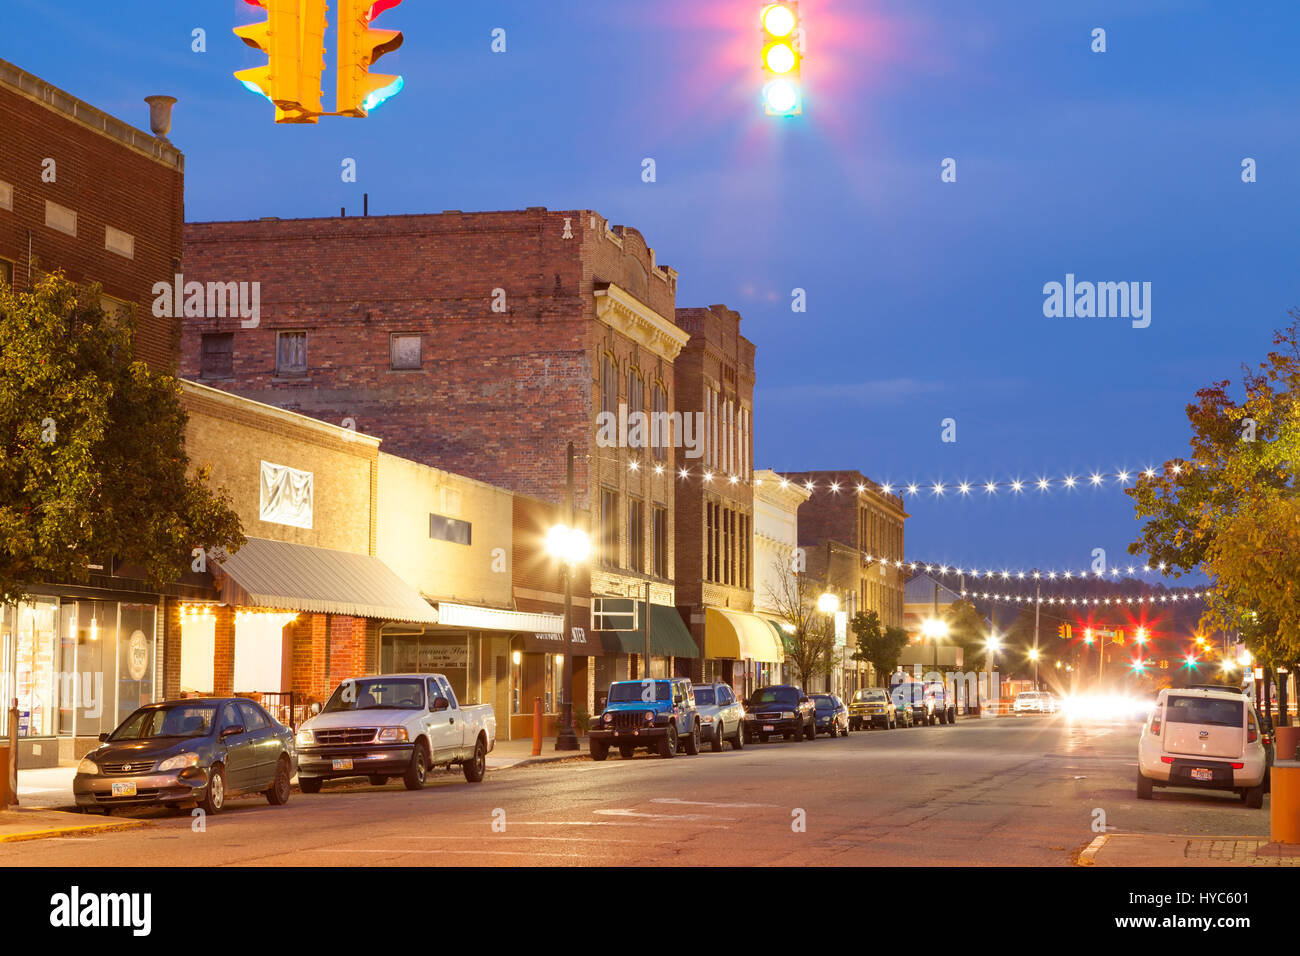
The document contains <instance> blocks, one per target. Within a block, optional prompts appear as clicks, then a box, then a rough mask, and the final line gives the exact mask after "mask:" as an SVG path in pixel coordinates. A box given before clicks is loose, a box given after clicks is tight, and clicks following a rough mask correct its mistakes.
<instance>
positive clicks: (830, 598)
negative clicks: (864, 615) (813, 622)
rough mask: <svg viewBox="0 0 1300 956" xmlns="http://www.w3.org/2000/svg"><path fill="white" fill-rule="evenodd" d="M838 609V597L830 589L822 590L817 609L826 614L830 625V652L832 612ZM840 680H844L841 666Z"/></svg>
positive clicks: (832, 639) (832, 627) (832, 624)
mask: <svg viewBox="0 0 1300 956" xmlns="http://www.w3.org/2000/svg"><path fill="white" fill-rule="evenodd" d="M839 609H840V599H839V598H838V597H837V596H836V595H834V594H832V593H831V592H830V591H823V592H822V594H821V596H820V597H818V598H817V610H819V611H821V612H822V613H823V614H825V615H826V619H827V621H829V622H830V625H831V650H832V652H833V651H834V649H835V618H834V614H835V612H836V611H838V610H839ZM840 680H841V681H843V680H844V670H843V667H841V669H840Z"/></svg>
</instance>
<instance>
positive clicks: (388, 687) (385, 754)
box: [297, 674, 497, 793]
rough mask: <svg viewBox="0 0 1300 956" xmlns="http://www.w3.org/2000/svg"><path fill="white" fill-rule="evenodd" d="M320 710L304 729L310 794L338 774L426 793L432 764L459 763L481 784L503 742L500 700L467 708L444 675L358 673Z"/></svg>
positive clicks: (303, 773) (303, 776) (303, 779)
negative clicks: (396, 780)
mask: <svg viewBox="0 0 1300 956" xmlns="http://www.w3.org/2000/svg"><path fill="white" fill-rule="evenodd" d="M313 710H314V712H315V716H313V717H312V718H311V719H310V720H307V721H305V722H304V723H303V724H302V726H301V727H299V728H298V740H297V745H298V746H297V750H298V787H299V789H301V790H302V792H303V793H318V792H319V791H320V788H321V784H322V783H323V782H324V781H325V780H327V779H329V778H332V777H369V778H370V782H371V783H372V784H374V785H375V786H377V787H379V786H383V785H384V784H385V783H387V782H388V779H389V778H390V777H401V778H402V781H403V782H404V783H405V784H406V789H408V790H419V789H420V788H421V787H423V786H424V781H425V778H426V777H427V776H428V773H429V770H430V768H432V767H446V766H451V765H454V764H460V766H461V768H462V769H463V770H464V771H465V779H466V780H468V781H469V782H470V783H478V782H479V781H481V780H482V779H483V772H484V770H485V768H486V765H487V755H488V754H489V753H490V752H491V750H492V748H493V747H494V746H496V740H497V718H496V714H495V713H494V712H493V710H492V705H491V704H477V705H474V706H471V707H461V706H460V704H459V703H458V702H457V701H456V694H455V692H454V691H453V690H452V689H451V685H450V684H449V683H448V682H447V678H445V677H443V676H442V675H441V674H386V675H384V676H382V677H356V678H352V679H350V680H345V681H344V682H343V683H341V684H339V686H338V687H336V688H335V689H334V693H333V694H331V695H330V698H329V700H327V701H326V702H325V706H324V707H323V708H320V709H319V710H316V709H315V708H313Z"/></svg>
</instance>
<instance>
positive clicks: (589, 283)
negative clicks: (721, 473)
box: [182, 208, 698, 686]
mask: <svg viewBox="0 0 1300 956" xmlns="http://www.w3.org/2000/svg"><path fill="white" fill-rule="evenodd" d="M184 273H185V278H186V281H187V282H189V281H198V282H204V283H206V282H210V281H228V280H231V279H236V278H237V279H238V280H240V281H245V280H248V281H256V282H259V283H260V289H261V294H260V303H261V316H260V322H259V324H258V325H257V326H256V327H251V328H247V327H244V323H242V322H241V321H240V320H239V319H238V318H235V317H226V318H187V319H186V320H185V325H184V330H183V334H182V343H183V345H182V351H183V359H182V369H183V372H184V374H185V375H186V377H189V378H195V379H198V380H199V381H202V382H204V383H205V384H209V385H212V386H215V387H217V388H221V389H225V390H227V391H231V392H233V393H235V394H238V395H241V396H244V397H247V398H252V399H256V400H258V401H261V402H265V403H267V404H272V405H277V406H280V407H282V408H286V409H291V410H294V411H298V412H301V413H303V414H306V415H310V416H313V417H316V418H319V419H321V420H324V421H329V422H333V423H335V424H341V423H344V422H350V424H352V425H355V427H356V429H357V430H358V431H360V432H364V433H367V434H371V435H375V436H377V437H380V438H382V439H383V441H384V448H385V450H386V451H389V452H391V453H393V454H396V455H400V456H402V457H404V458H409V459H412V460H415V461H420V462H424V463H426V464H430V465H433V466H435V467H439V468H445V469H447V470H449V471H453V472H456V473H458V474H462V475H467V476H469V477H472V478H476V479H478V480H480V481H484V482H488V483H490V484H493V485H497V486H500V487H503V488H508V489H510V490H512V491H516V492H520V493H523V494H527V495H531V496H534V497H537V498H539V499H541V500H543V501H548V502H552V503H559V502H561V501H562V500H563V498H564V489H565V446H566V443H567V442H570V441H571V442H573V443H574V446H575V450H576V462H575V486H576V492H575V499H576V501H575V503H576V507H577V508H578V510H579V511H583V512H587V513H589V514H590V515H591V524H592V527H591V531H592V535H593V542H592V543H593V549H592V559H591V568H590V578H591V592H590V593H591V595H592V598H593V604H592V621H591V623H592V627H593V628H594V629H601V625H602V624H605V625H606V626H607V627H608V626H611V625H612V623H613V622H614V621H615V618H614V617H607V616H606V615H605V614H604V613H603V611H604V610H606V607H605V604H606V602H610V603H609V608H610V609H616V610H619V611H622V610H627V609H632V614H633V619H632V623H633V624H634V625H636V626H634V627H631V628H627V627H623V629H622V630H619V631H614V630H603V633H602V647H603V648H604V649H605V650H606V651H607V652H608V657H602V658H600V659H598V660H597V661H596V662H595V664H594V667H595V681H596V686H601V685H603V684H604V683H606V682H607V681H608V680H613V679H617V678H619V677H626V676H628V674H629V673H632V672H633V671H634V670H635V667H636V664H635V663H634V661H633V657H634V656H635V655H636V654H637V653H638V651H641V650H643V647H642V644H641V641H642V640H643V636H644V630H643V628H642V627H641V625H643V623H644V620H645V618H646V617H647V616H650V617H651V618H652V620H651V624H652V627H651V637H652V643H653V645H654V646H653V647H652V648H651V656H652V658H653V660H652V667H653V668H657V669H658V670H659V671H664V672H666V671H668V670H669V669H677V670H680V669H682V667H683V666H684V665H681V664H675V663H674V662H673V659H674V658H687V659H689V658H692V657H694V656H697V653H698V652H697V651H696V648H695V645H694V642H692V641H691V640H690V637H689V635H688V634H687V633H686V631H685V628H684V627H683V625H682V623H681V619H680V617H678V615H677V614H676V612H675V609H674V608H675V603H676V596H675V590H674V584H673V582H674V567H673V562H674V553H673V547H672V541H673V521H674V515H675V509H674V484H675V478H674V468H675V466H676V464H677V461H678V458H679V455H680V449H677V448H674V447H673V446H672V445H671V444H668V445H667V447H664V446H663V444H662V443H661V444H660V446H659V447H647V446H646V444H645V442H644V438H645V436H644V435H643V436H641V437H642V442H641V443H640V444H639V445H638V441H637V439H636V437H635V436H634V433H633V430H632V429H628V428H624V427H623V426H622V424H621V423H622V422H623V421H624V420H625V419H627V418H629V417H630V416H632V415H633V414H634V413H644V412H651V411H661V412H662V413H663V414H664V415H668V414H671V412H672V411H673V410H675V408H676V395H675V391H676V389H675V384H674V366H673V363H674V361H675V360H676V358H677V356H678V353H679V352H680V350H681V348H682V346H683V345H684V344H685V343H686V341H687V339H688V334H687V333H686V332H685V331H683V330H682V329H681V328H679V327H678V326H677V325H676V324H675V323H674V322H673V319H672V316H673V315H674V311H675V297H676V286H677V275H676V273H675V272H674V271H673V270H672V269H670V268H667V267H666V266H662V265H661V264H659V263H658V262H657V261H656V257H655V254H654V251H653V250H652V249H651V248H649V246H648V245H647V244H646V242H645V240H644V238H643V237H642V236H641V234H640V233H639V232H637V231H636V230H635V229H633V228H631V227H624V226H617V227H612V228H611V227H610V225H609V224H608V223H607V222H606V221H605V220H604V219H603V218H602V217H601V216H600V215H598V214H597V213H595V212H592V211H590V210H568V211H560V212H555V211H550V210H547V209H544V208H530V209H526V210H523V211H514V212H483V213H461V212H458V211H450V212H444V213H441V214H437V215H411V216H375V217H353V218H342V217H339V218H327V219H298V220H275V219H262V220H257V221H252V222H212V223H190V224H188V225H187V226H186V230H185V261H184ZM602 413H604V415H603V416H602ZM611 419H612V420H613V421H614V422H615V424H616V426H617V427H615V428H614V429H613V431H612V433H611V432H609V431H607V430H604V429H602V422H608V421H610V420H611ZM647 587H648V588H649V592H650V605H651V607H650V610H649V612H647V609H646V606H645V594H646V589H647ZM665 612H668V613H667V614H665ZM617 621H618V624H619V625H620V626H624V625H626V624H627V623H628V620H627V616H626V615H623V616H620V617H619V618H618V619H617ZM638 634H640V635H642V636H641V637H640V638H638V636H637V635H638Z"/></svg>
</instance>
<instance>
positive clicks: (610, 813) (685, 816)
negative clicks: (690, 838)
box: [591, 810, 736, 823]
mask: <svg viewBox="0 0 1300 956" xmlns="http://www.w3.org/2000/svg"><path fill="white" fill-rule="evenodd" d="M591 812H592V813H595V814H599V815H600V816H605V817H640V818H643V819H646V820H727V821H729V822H732V823H734V822H735V820H736V818H735V817H715V816H711V815H709V814H707V813H639V812H637V811H635V810H593V811H591Z"/></svg>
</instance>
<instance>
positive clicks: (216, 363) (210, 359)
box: [199, 332, 235, 378]
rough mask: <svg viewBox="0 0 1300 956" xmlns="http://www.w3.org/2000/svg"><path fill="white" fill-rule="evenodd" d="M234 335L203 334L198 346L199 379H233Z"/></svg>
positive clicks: (219, 333)
mask: <svg viewBox="0 0 1300 956" xmlns="http://www.w3.org/2000/svg"><path fill="white" fill-rule="evenodd" d="M234 374H235V333H234V332H205V333H204V335H203V339H202V341H201V342H200V345H199V378H233V377H234Z"/></svg>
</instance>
